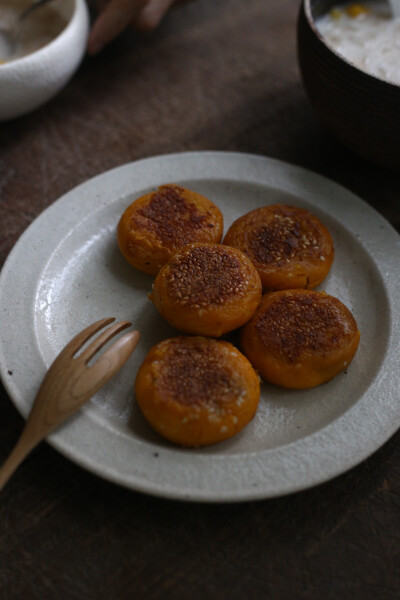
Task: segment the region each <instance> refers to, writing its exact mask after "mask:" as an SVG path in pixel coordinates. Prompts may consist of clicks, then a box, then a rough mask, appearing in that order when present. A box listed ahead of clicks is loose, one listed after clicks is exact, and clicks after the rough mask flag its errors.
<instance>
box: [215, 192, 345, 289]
mask: <svg viewBox="0 0 400 600" xmlns="http://www.w3.org/2000/svg"><path fill="white" fill-rule="evenodd" d="M223 243H224V244H226V245H228V246H234V247H235V248H239V250H242V252H244V253H245V254H247V256H248V257H249V258H250V260H251V261H252V262H253V264H254V266H255V267H256V269H257V271H258V273H259V275H260V278H261V282H262V285H263V289H264V290H265V291H274V290H285V289H292V288H307V289H312V288H314V287H316V286H317V285H319V284H320V283H321V281H323V279H325V277H326V275H327V274H328V272H329V269H330V267H331V265H332V262H333V256H334V250H333V242H332V238H331V235H330V233H329V231H328V230H327V228H326V227H325V226H324V225H323V224H322V223H321V222H320V221H319V219H317V217H315V216H314V215H312V214H311V213H310V212H309V211H307V210H304V209H303V208H299V207H294V206H286V205H283V204H272V205H270V206H263V207H261V208H256V209H255V210H252V211H251V212H249V213H247V214H245V215H243V216H242V217H240V218H239V219H237V220H236V221H235V222H234V223H233V224H232V225H231V227H230V228H229V229H228V231H227V233H226V235H225V238H224V241H223Z"/></svg>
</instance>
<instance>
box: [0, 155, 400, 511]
mask: <svg viewBox="0 0 400 600" xmlns="http://www.w3.org/2000/svg"><path fill="white" fill-rule="evenodd" d="M216 159H218V160H219V161H221V160H222V161H228V162H229V163H232V162H235V161H239V162H240V163H242V162H243V161H250V162H251V163H252V164H254V165H255V163H257V165H255V166H256V167H257V166H263V167H266V166H267V165H268V166H269V167H270V168H272V171H274V170H275V171H276V170H277V171H279V170H280V169H281V170H283V171H286V173H287V174H288V175H289V176H290V174H294V175H295V176H299V177H300V179H301V178H302V177H304V176H306V177H307V178H310V177H311V181H312V182H315V183H316V184H317V187H318V185H322V186H327V187H328V190H329V189H331V190H333V191H335V190H336V191H337V192H338V193H339V192H340V193H342V194H344V196H345V197H348V198H350V197H351V199H352V202H353V203H354V204H355V206H358V208H360V209H361V212H363V211H366V208H367V209H368V210H367V211H366V212H367V213H368V215H370V216H373V217H374V219H376V220H377V223H378V225H379V226H380V227H381V228H383V229H384V231H385V234H386V235H387V236H388V237H389V238H390V239H391V240H392V241H393V240H395V241H396V245H397V253H398V256H399V257H400V236H399V234H398V233H397V231H396V230H395V229H394V228H393V227H392V225H391V224H390V223H389V222H388V221H386V220H385V219H384V218H383V217H382V215H380V213H378V211H376V209H374V208H373V207H371V206H370V205H369V204H367V203H366V202H365V201H363V200H362V199H361V198H359V197H358V196H357V195H356V194H354V193H353V192H351V191H350V190H348V189H346V188H344V187H343V186H341V185H340V184H338V183H336V182H334V181H331V180H330V179H328V178H326V177H324V176H322V175H319V174H317V173H314V172H313V171H310V170H308V169H305V168H303V167H300V166H296V165H292V164H290V163H287V162H284V161H281V160H277V159H274V158H269V157H266V156H262V155H258V154H251V153H242V152H225V151H190V152H179V153H172V154H160V155H157V156H152V157H148V158H142V159H139V160H135V161H132V162H128V163H125V164H124V165H120V166H117V167H114V168H112V169H110V170H107V171H104V172H103V173H100V174H98V175H96V176H94V177H92V178H90V179H88V180H86V181H84V182H82V183H81V184H79V185H77V186H76V187H74V188H73V189H71V190H69V191H68V192H66V193H65V194H63V195H62V196H61V197H60V198H58V199H57V200H56V201H54V202H53V203H52V204H51V205H49V206H48V207H47V208H46V209H45V210H44V211H42V212H41V213H40V214H39V215H38V216H37V217H36V218H35V219H34V220H33V222H32V223H31V224H30V225H29V226H28V227H27V228H26V229H25V231H24V232H23V233H22V234H21V236H20V237H19V239H18V240H17V242H16V243H15V245H14V246H13V248H12V249H11V251H10V253H9V255H8V257H7V258H6V261H5V262H4V265H3V267H2V271H1V274H0V309H3V310H1V312H0V328H1V330H3V329H4V323H5V320H6V317H5V315H4V306H3V303H4V298H3V297H4V290H5V287H6V283H7V277H9V273H10V271H11V269H12V266H13V261H14V262H15V260H16V258H17V257H18V253H20V252H21V248H22V247H23V244H24V241H25V240H26V239H27V238H28V237H29V236H30V235H31V234H32V232H33V233H34V232H35V230H36V229H37V228H38V227H39V229H40V225H41V223H42V221H44V220H46V218H47V217H48V216H49V215H50V216H51V215H53V214H56V213H57V211H59V210H60V206H61V207H62V206H63V204H65V203H66V202H68V200H69V199H70V197H71V196H74V195H75V196H76V195H78V196H79V192H82V191H83V192H85V190H88V189H90V188H91V187H93V188H95V187H96V185H97V183H98V182H99V181H105V180H106V179H107V180H110V181H111V180H112V179H113V177H114V176H115V175H117V174H119V173H121V172H122V170H125V169H127V170H130V169H132V170H133V171H134V170H135V169H138V170H139V169H141V168H146V166H147V167H148V166H149V165H150V166H151V164H154V163H159V162H160V161H161V162H165V161H167V162H168V161H169V162H171V161H172V162H173V163H174V162H176V161H178V163H179V162H182V160H183V161H189V163H191V162H193V163H194V164H198V163H199V162H201V161H204V160H206V161H207V160H208V161H211V162H212V161H216ZM218 160H217V161H216V162H218ZM189 167H190V165H189ZM256 171H257V168H256ZM252 177H254V175H252ZM193 179H201V177H199V176H197V177H193ZM212 179H213V180H224V177H221V176H219V177H218V176H217V177H213V178H212ZM278 179H279V177H278ZM237 181H248V182H253V183H254V181H253V180H252V178H251V177H250V178H249V179H248V180H246V179H243V178H239V179H237ZM256 183H258V184H259V185H261V183H260V181H258V182H256ZM149 185H152V184H149ZM154 185H158V183H155V184H154ZM264 185H270V187H274V186H273V185H271V184H270V183H269V182H267V181H264ZM279 189H282V188H279ZM285 191H287V190H285ZM77 193H78V194H77ZM292 193H295V192H292ZM113 202H115V197H114V198H110V199H108V200H107V201H106V202H104V203H103V204H102V206H107V205H110V204H112V203H113ZM98 209H99V207H97V208H96V210H98ZM323 209H324V210H325V211H326V212H327V213H328V214H330V216H334V215H333V213H332V212H330V211H329V210H327V209H326V206H323ZM383 239H384V238H383ZM364 245H365V246H367V245H368V243H367V241H365V244H364ZM397 271H398V273H399V274H400V260H399V261H398V267H397ZM399 279H400V278H399ZM389 283H390V286H389V291H390V292H391V295H392V296H393V294H394V289H393V288H394V287H395V283H393V281H392V282H389ZM396 289H399V284H397V288H396ZM390 308H391V315H390V318H391V321H392V331H391V339H390V340H389V342H388V346H390V347H392V346H393V345H395V342H396V340H394V339H393V338H394V335H393V320H394V316H395V317H396V322H397V321H398V320H399V315H398V314H397V315H393V303H390ZM396 347H397V352H398V350H399V349H400V347H399V342H398V341H397V345H396ZM392 351H393V352H395V351H396V348H395V349H393V348H392ZM392 362H393V360H392ZM6 371H7V367H6V361H5V344H4V340H3V337H1V339H0V378H1V380H2V382H3V385H4V387H5V389H6V391H7V393H8V395H9V397H10V400H11V401H12V402H13V404H14V406H16V408H17V410H18V411H19V412H20V413H21V414H22V415H23V416H24V417H26V414H27V407H26V405H25V404H23V403H21V399H20V398H19V397H18V394H17V393H16V389H15V385H16V383H15V379H14V380H13V379H12V378H11V377H9V376H8V374H7V372H6ZM371 385H372V384H371ZM378 385H379V383H378ZM393 400H394V399H393ZM388 402H389V400H387V401H386V402H385V406H386V407H387V405H388ZM356 404H357V403H356ZM353 408H354V407H352V408H351V409H350V410H349V411H347V412H346V413H345V414H344V415H341V416H340V417H339V418H338V419H335V421H334V422H333V423H331V424H329V425H328V426H327V427H325V428H323V430H320V431H317V432H315V433H313V434H311V435H309V436H306V437H305V438H301V439H300V442H303V445H304V447H305V448H306V449H308V451H309V452H312V446H313V445H314V444H315V440H317V441H318V438H319V437H320V436H321V435H322V434H323V433H324V436H326V435H328V437H329V435H331V434H332V432H331V431H330V428H331V427H332V426H333V425H335V424H336V425H338V424H339V422H340V421H342V420H344V422H343V423H342V426H343V425H344V426H346V420H348V416H349V414H350V413H351V412H352V409H353ZM389 408H390V411H389V413H390V414H387V415H386V418H384V419H382V418H381V419H380V420H379V423H378V426H379V427H378V428H379V436H378V437H379V442H378V443H376V440H375V443H371V439H369V444H367V445H366V446H363V447H362V448H361V449H360V448H357V452H356V454H355V455H353V457H352V460H347V461H345V462H346V466H345V467H343V466H342V467H339V468H337V469H336V470H335V469H330V470H329V471H328V472H326V473H325V475H322V474H321V473H318V474H317V475H316V476H315V474H314V477H313V476H311V474H309V473H308V474H307V473H306V474H305V477H306V479H305V480H304V477H303V481H302V482H301V483H300V482H298V483H297V484H293V482H291V483H290V484H289V485H286V486H283V485H282V486H281V487H280V488H279V486H278V488H275V489H271V490H270V491H266V489H265V488H262V489H261V488H258V489H257V488H253V489H245V490H243V489H240V488H239V489H236V490H230V491H225V492H210V491H207V490H204V489H202V490H196V492H194V493H193V492H191V491H190V490H186V491H185V490H182V489H176V488H173V487H172V488H168V487H167V486H166V485H165V482H164V484H163V485H162V486H160V485H156V484H154V482H149V480H148V479H146V477H144V478H142V479H141V478H140V476H139V475H138V474H136V475H135V474H134V475H133V476H132V477H131V480H129V481H128V478H127V477H126V476H124V475H119V474H118V473H116V472H115V470H114V471H113V470H112V469H110V468H109V467H105V466H104V465H103V466H101V465H97V464H93V462H90V461H89V462H88V460H87V457H86V456H85V452H84V450H83V452H79V451H78V452H77V451H76V448H73V447H72V448H71V447H70V446H69V445H68V435H67V434H66V432H68V428H70V425H65V426H63V427H62V428H60V430H58V431H57V432H55V433H53V434H51V435H50V436H49V438H48V441H49V443H50V444H51V445H52V446H53V447H55V448H56V449H57V450H58V451H60V452H61V453H62V454H63V455H64V456H66V457H67V458H69V459H70V460H72V461H73V462H75V463H76V464H78V465H80V466H81V467H83V468H85V469H86V470H88V471H90V472H92V473H94V474H96V475H98V476H100V477H103V478H105V479H107V480H109V481H112V482H114V483H117V484H119V485H123V486H125V487H128V488H130V489H133V490H135V491H139V492H144V493H148V494H152V495H155V496H160V497H164V498H170V499H176V500H191V501H201V502H227V501H229V502H241V501H247V500H257V499H265V498H271V497H276V496H282V495H286V494H289V493H294V492H297V491H300V490H303V489H307V488H310V487H313V486H315V485H318V484H321V483H323V482H325V481H328V480H330V479H332V478H334V477H336V476H338V475H340V474H342V473H344V472H346V471H348V470H349V469H351V468H353V467H355V466H356V465H357V464H359V463H360V462H362V461H363V460H365V459H366V458H367V457H368V456H370V455H371V454H372V453H373V452H375V451H376V450H378V448H379V447H381V446H382V445H383V444H384V443H385V442H386V441H387V440H388V439H389V438H390V437H391V436H392V435H393V434H394V433H395V431H396V430H397V428H398V427H399V415H398V414H397V412H398V411H396V410H395V406H394V402H389ZM394 416H395V417H396V418H393V417H394ZM78 422H79V419H78V418H77V417H74V418H73V419H72V422H71V428H72V429H73V428H74V426H75V425H76V424H77V423H78ZM74 424H75V425H74ZM350 424H351V423H350ZM348 425H349V423H348V422H347V426H348ZM351 429H352V427H350V430H351ZM328 430H329V431H328ZM350 433H353V434H354V431H352V432H351V431H350ZM311 438H313V440H311ZM374 439H375V438H374ZM65 440H67V443H66V442H65ZM310 444H311V445H310ZM292 445H295V446H299V440H296V441H295V442H292V443H291V444H288V445H286V446H282V447H278V448H275V449H273V450H274V452H275V453H276V454H279V453H281V452H283V451H284V450H283V449H287V448H288V447H289V446H292ZM346 449H348V448H346ZM162 452H164V453H165V449H162ZM265 452H269V450H266V451H262V452H256V453H254V454H256V455H257V456H258V457H259V458H260V455H261V454H264V453H265ZM193 456H195V455H193V454H191V460H192V459H193ZM204 456H205V455H204ZM234 456H235V455H228V457H226V456H225V459H226V460H227V459H230V460H232V459H233V458H234ZM240 456H241V455H240ZM241 457H242V456H241ZM216 458H217V459H218V462H219V459H224V456H223V455H222V456H220V457H216V456H213V460H214V459H216ZM242 458H243V457H242ZM196 460H197V459H196ZM342 460H344V459H343V458H342ZM307 477H308V479H307Z"/></svg>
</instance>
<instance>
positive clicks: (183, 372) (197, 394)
mask: <svg viewBox="0 0 400 600" xmlns="http://www.w3.org/2000/svg"><path fill="white" fill-rule="evenodd" d="M135 391H136V399H137V402H138V404H139V406H140V409H141V410H142V413H143V415H144V416H145V418H146V420H147V421H148V422H149V424H150V425H151V426H152V427H153V429H155V431H157V432H158V433H159V434H160V435H162V436H163V437H165V438H166V439H168V440H170V441H172V442H175V443H177V444H180V445H183V446H193V447H195V446H205V445H207V444H213V443H215V442H219V441H222V440H225V439H227V438H230V437H232V436H233V435H235V434H236V433H238V432H239V431H240V430H241V429H242V428H243V427H245V425H247V424H248V423H249V422H250V421H251V419H252V418H253V416H254V415H255V412H256V410H257V406H258V402H259V397H260V382H259V378H258V376H257V375H256V373H255V371H254V369H253V367H252V366H251V364H250V363H249V361H248V360H247V358H246V357H245V356H243V354H241V353H240V352H239V350H237V349H236V348H235V347H234V346H232V344H230V343H228V342H223V341H220V340H213V339H210V338H203V337H178V338H171V339H168V340H164V341H162V342H160V343H159V344H157V345H156V346H153V348H152V349H151V350H150V352H149V353H148V355H147V356H146V358H145V360H144V362H143V363H142V365H141V367H140V368H139V371H138V374H137V377H136V383H135Z"/></svg>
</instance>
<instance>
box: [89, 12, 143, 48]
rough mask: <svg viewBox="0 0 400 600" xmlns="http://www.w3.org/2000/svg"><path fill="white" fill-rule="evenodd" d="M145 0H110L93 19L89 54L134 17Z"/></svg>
mask: <svg viewBox="0 0 400 600" xmlns="http://www.w3.org/2000/svg"><path fill="white" fill-rule="evenodd" d="M146 1H147V0H111V2H110V3H109V4H108V5H107V6H106V8H105V9H104V11H103V12H102V13H101V15H100V16H99V17H98V19H97V20H96V21H95V23H94V25H93V27H92V31H91V32H90V35H89V40H88V52H89V54H97V52H99V51H100V50H101V49H102V48H103V47H104V46H105V45H106V44H108V42H110V41H111V40H113V39H114V38H115V37H116V36H117V35H118V34H120V33H121V32H122V31H123V30H124V29H125V27H126V26H127V25H128V24H129V23H131V21H133V20H134V19H135V17H136V16H137V15H138V14H139V12H140V11H141V10H142V8H143V6H144V5H145V4H146Z"/></svg>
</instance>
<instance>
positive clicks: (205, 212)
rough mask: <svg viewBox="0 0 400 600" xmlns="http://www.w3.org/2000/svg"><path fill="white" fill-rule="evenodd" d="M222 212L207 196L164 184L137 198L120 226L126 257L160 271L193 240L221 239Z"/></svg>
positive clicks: (146, 269) (142, 267)
mask: <svg viewBox="0 0 400 600" xmlns="http://www.w3.org/2000/svg"><path fill="white" fill-rule="evenodd" d="M222 231H223V217H222V213H221V211H220V210H219V208H217V206H215V204H213V202H211V201H210V200H208V199H207V198H205V197H204V196H201V195H200V194H197V193H196V192H192V191H190V190H187V189H185V188H183V187H180V186H177V185H172V184H171V185H162V186H160V187H159V188H158V189H157V190H156V191H155V192H151V193H150V194H146V195H145V196H142V197H140V198H138V199H137V200H136V201H135V202H133V203H132V204H131V205H130V206H128V208H127V209H126V210H125V212H124V213H123V215H122V217H121V219H120V221H119V224H118V230H117V237H118V244H119V247H120V250H121V252H122V254H123V255H124V257H125V258H126V259H127V261H128V262H130V263H131V264H132V265H133V266H134V267H136V268H137V269H138V270H139V271H143V272H145V273H150V274H151V275H156V274H157V273H158V271H159V270H160V268H161V267H162V265H164V264H165V263H166V262H167V261H168V260H169V259H170V258H171V257H172V256H173V255H174V254H175V253H176V252H177V251H178V250H180V249H181V248H182V247H183V246H186V245H187V244H189V243H191V242H201V241H202V242H215V243H218V242H220V241H221V237H222Z"/></svg>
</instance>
